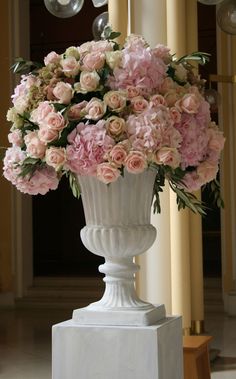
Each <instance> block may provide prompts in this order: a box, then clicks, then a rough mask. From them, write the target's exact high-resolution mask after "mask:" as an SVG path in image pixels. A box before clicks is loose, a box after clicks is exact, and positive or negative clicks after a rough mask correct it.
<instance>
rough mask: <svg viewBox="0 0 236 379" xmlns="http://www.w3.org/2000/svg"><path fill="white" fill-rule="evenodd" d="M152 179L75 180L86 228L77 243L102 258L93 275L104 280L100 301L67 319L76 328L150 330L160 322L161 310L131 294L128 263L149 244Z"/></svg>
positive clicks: (147, 175)
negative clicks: (101, 275) (147, 327)
mask: <svg viewBox="0 0 236 379" xmlns="http://www.w3.org/2000/svg"><path fill="white" fill-rule="evenodd" d="M155 175H156V173H155V172H154V171H153V170H151V169H149V170H146V171H144V172H143V173H141V174H136V175H134V174H130V173H128V172H126V171H125V173H124V176H121V177H120V178H118V180H117V181H116V182H114V183H111V184H109V185H106V184H104V183H102V182H101V181H99V180H97V179H96V178H95V177H92V176H79V177H78V180H79V184H80V188H81V194H82V202H83V208H84V213H85V220H86V226H85V227H84V228H83V229H82V230H81V233H80V234H81V239H82V242H83V244H84V245H85V247H86V248H87V249H88V250H90V251H91V252H92V253H94V254H97V255H100V256H103V257H104V258H105V263H104V264H103V265H101V266H99V271H100V272H102V273H104V274H105V278H104V279H103V280H104V281H105V285H106V287H105V292H104V295H103V297H102V299H101V300H99V301H97V302H95V303H92V304H90V305H89V306H88V307H86V308H81V309H76V310H75V311H74V312H73V319H74V320H75V321H77V322H79V323H81V324H98V325H99V324H102V325H150V324H153V323H155V322H157V321H158V320H160V319H162V318H163V317H165V308H164V306H163V305H159V306H154V305H152V304H150V303H147V302H144V301H142V300H141V299H139V297H138V296H137V294H136V292H135V285H134V280H135V273H136V272H137V271H138V270H139V266H138V265H136V264H135V263H134V262H133V260H134V257H135V256H136V255H139V254H142V253H144V252H145V251H146V250H147V249H148V248H149V247H150V246H151V245H152V244H153V242H154V241H155V238H156V229H155V228H154V227H153V226H152V225H151V224H150V213H151V205H152V194H153V184H154V180H155Z"/></svg>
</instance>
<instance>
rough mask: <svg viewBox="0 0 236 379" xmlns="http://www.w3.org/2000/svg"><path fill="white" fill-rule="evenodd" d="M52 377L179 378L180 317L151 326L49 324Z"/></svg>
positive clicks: (87, 378)
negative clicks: (51, 327)
mask: <svg viewBox="0 0 236 379" xmlns="http://www.w3.org/2000/svg"><path fill="white" fill-rule="evenodd" d="M52 370H53V375H52V378H53V379H182V378H183V347H182V325H181V318H180V317H169V318H164V319H163V320H161V321H159V322H158V323H157V324H155V325H151V326H141V327H135V326H133V327H131V326H101V325H99V326H95V325H78V324H77V323H76V322H75V321H73V320H69V321H65V322H62V323H60V324H57V325H54V326H53V331H52Z"/></svg>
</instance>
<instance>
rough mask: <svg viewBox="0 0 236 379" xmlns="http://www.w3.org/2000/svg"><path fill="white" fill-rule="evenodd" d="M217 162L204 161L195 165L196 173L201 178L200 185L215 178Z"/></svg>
mask: <svg viewBox="0 0 236 379" xmlns="http://www.w3.org/2000/svg"><path fill="white" fill-rule="evenodd" d="M218 169H219V167H218V163H215V162H214V163H213V162H210V161H207V160H206V161H204V162H202V163H200V165H199V166H198V167H197V174H198V176H199V178H200V179H201V182H202V185H203V184H205V183H208V182H210V181H211V180H213V179H215V178H216V175H217V172H218Z"/></svg>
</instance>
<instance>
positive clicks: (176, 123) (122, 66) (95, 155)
mask: <svg viewBox="0 0 236 379" xmlns="http://www.w3.org/2000/svg"><path fill="white" fill-rule="evenodd" d="M106 34H107V35H106V39H104V40H100V41H97V42H95V41H90V42H87V43H84V44H82V45H81V46H79V47H69V48H68V49H67V50H66V51H65V52H64V53H63V54H61V55H59V54H57V53H56V52H51V53H49V54H48V55H47V56H46V57H45V59H44V65H34V63H33V62H25V61H24V60H22V59H18V61H17V62H16V64H15V66H14V68H15V71H16V72H22V69H23V70H24V69H25V68H27V67H30V68H31V72H30V73H27V74H25V75H22V76H21V81H20V84H19V85H17V87H16V88H15V91H14V94H13V95H12V102H13V107H12V108H10V109H9V111H8V113H7V120H8V121H10V122H11V123H12V126H11V129H10V133H9V135H8V139H9V142H10V143H11V144H12V146H11V147H9V148H8V149H7V150H6V153H5V157H4V167H3V174H4V176H5V178H6V179H8V180H9V181H11V182H12V184H13V185H15V186H16V188H17V189H18V190H20V191H21V192H23V193H28V194H31V195H36V194H42V195H44V194H45V193H47V192H48V191H49V190H55V189H56V188H57V187H58V184H59V181H60V179H61V178H62V176H63V175H66V176H67V177H68V178H69V183H70V186H71V188H72V191H73V194H74V195H75V196H79V182H78V176H79V175H92V176H95V177H97V179H98V180H101V181H102V182H104V183H106V184H109V183H112V182H114V181H116V180H117V178H119V177H120V176H121V175H124V171H125V170H127V171H128V172H130V173H133V174H134V175H135V174H139V173H141V172H143V171H144V170H145V169H147V168H148V167H152V168H153V169H155V170H156V173H157V175H156V181H155V186H154V195H156V203H155V204H156V210H157V211H160V204H159V192H160V191H162V187H163V186H164V184H165V179H167V180H168V182H169V184H170V186H171V188H172V189H173V190H174V191H175V192H176V195H177V203H178V206H179V208H183V207H185V206H189V207H190V208H191V209H192V210H194V211H196V210H197V211H200V212H203V209H202V206H201V204H200V203H199V202H198V201H197V199H196V198H195V197H194V195H193V194H192V193H191V192H193V191H195V190H197V189H199V188H200V187H201V186H203V185H205V184H206V183H208V182H211V185H212V190H213V192H215V197H216V198H218V192H219V191H218V190H219V188H218V182H217V181H216V175H217V172H218V166H219V158H220V152H221V150H222V149H223V146H224V137H223V134H222V132H221V131H220V130H219V128H218V127H217V125H216V124H215V123H214V122H212V121H211V117H210V110H209V104H208V103H207V102H206V101H205V99H204V97H203V90H204V81H203V80H201V79H200V78H199V77H198V76H197V75H195V74H194V70H193V66H192V65H191V63H190V61H191V59H194V60H197V61H199V62H200V63H205V61H206V60H207V59H208V56H207V54H203V53H194V54H192V55H191V56H185V57H182V58H181V59H179V60H177V59H176V58H175V56H171V55H170V51H169V49H168V48H167V47H165V46H163V45H157V46H156V47H155V48H150V47H149V46H148V44H147V43H146V41H145V40H144V39H143V38H142V37H141V36H137V35H130V36H129V37H128V38H127V39H126V43H125V45H124V47H123V48H121V47H120V46H118V45H117V43H115V42H114V41H113V40H112V38H113V37H114V36H117V34H114V33H112V32H111V31H110V30H108V31H106ZM212 181H213V182H212ZM212 183H213V184H212Z"/></svg>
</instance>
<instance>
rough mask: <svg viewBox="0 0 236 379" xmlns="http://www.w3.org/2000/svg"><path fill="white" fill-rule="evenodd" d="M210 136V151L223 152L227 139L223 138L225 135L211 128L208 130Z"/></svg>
mask: <svg viewBox="0 0 236 379" xmlns="http://www.w3.org/2000/svg"><path fill="white" fill-rule="evenodd" d="M208 135H209V142H208V147H209V149H211V150H213V151H218V152H220V151H221V150H223V147H224V143H225V137H224V136H223V133H222V132H221V131H219V130H217V129H213V128H210V129H208Z"/></svg>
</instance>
